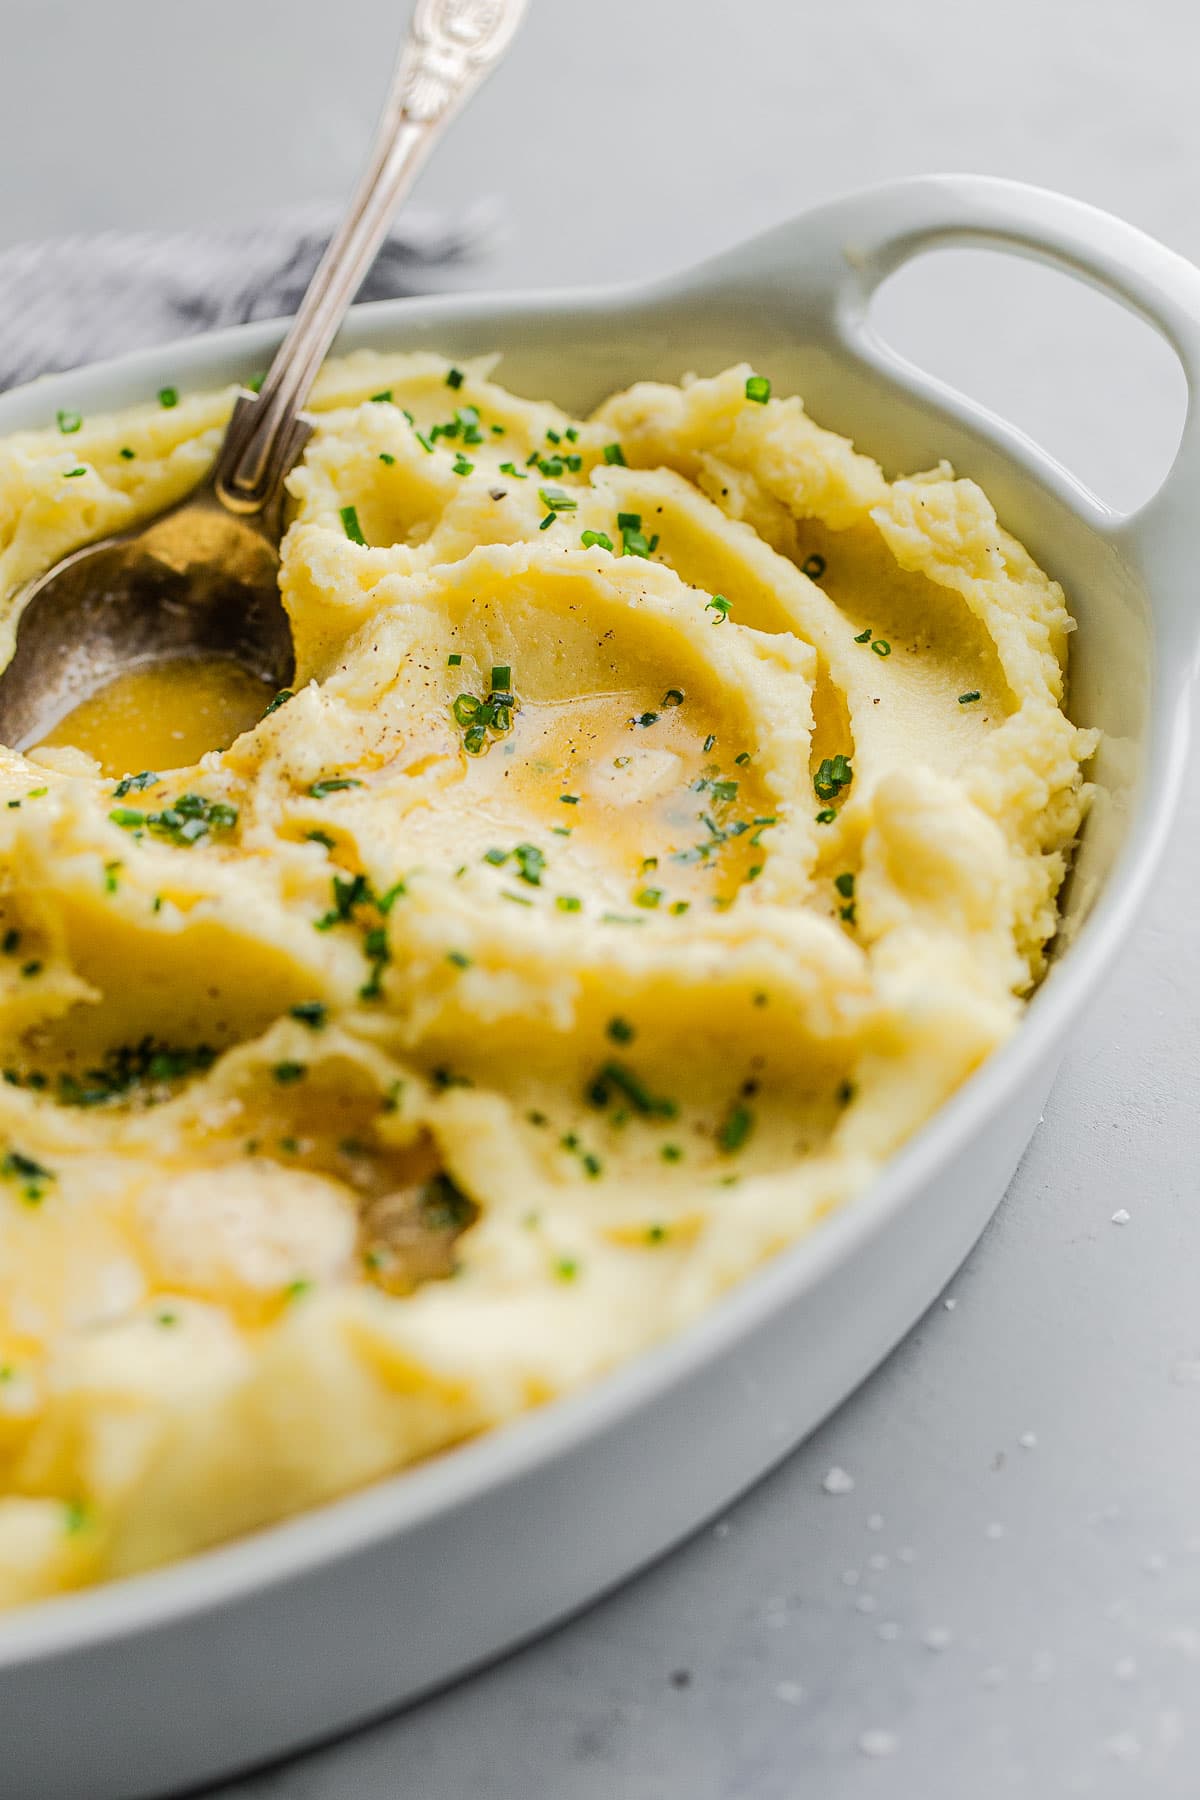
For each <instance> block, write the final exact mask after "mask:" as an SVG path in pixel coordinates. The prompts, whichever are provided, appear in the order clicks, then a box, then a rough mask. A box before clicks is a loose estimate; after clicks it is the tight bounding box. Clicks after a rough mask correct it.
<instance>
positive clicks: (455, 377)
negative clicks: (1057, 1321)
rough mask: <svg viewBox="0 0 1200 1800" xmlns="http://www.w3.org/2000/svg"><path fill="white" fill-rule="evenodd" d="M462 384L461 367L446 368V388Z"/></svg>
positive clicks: (458, 386) (457, 386)
mask: <svg viewBox="0 0 1200 1800" xmlns="http://www.w3.org/2000/svg"><path fill="white" fill-rule="evenodd" d="M462 384H463V372H462V370H461V369H448V370H447V372H446V386H447V387H448V388H460V387H461V386H462Z"/></svg>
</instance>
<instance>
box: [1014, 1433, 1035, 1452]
mask: <svg viewBox="0 0 1200 1800" xmlns="http://www.w3.org/2000/svg"><path fill="white" fill-rule="evenodd" d="M1017 1442H1018V1444H1020V1446H1021V1448H1022V1450H1036V1449H1037V1432H1036V1431H1023V1432H1022V1433H1021V1435H1020V1437H1019V1438H1018V1439H1017Z"/></svg>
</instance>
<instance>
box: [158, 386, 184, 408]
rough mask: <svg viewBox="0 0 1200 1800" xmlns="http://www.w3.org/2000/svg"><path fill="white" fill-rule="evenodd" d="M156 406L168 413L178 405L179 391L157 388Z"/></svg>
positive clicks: (169, 388) (176, 389)
mask: <svg viewBox="0 0 1200 1800" xmlns="http://www.w3.org/2000/svg"><path fill="white" fill-rule="evenodd" d="M158 404H159V405H160V406H165V407H166V408H167V410H168V411H169V410H170V408H171V407H172V406H178V405H179V389H178V388H173V387H165V388H159V390H158Z"/></svg>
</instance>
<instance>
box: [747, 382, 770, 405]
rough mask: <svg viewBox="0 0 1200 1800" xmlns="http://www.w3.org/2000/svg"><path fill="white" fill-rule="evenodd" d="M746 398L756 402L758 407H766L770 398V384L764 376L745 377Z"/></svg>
mask: <svg viewBox="0 0 1200 1800" xmlns="http://www.w3.org/2000/svg"><path fill="white" fill-rule="evenodd" d="M746 398H747V400H757V401H758V403H759V405H760V406H765V405H766V403H767V401H768V400H769V399H770V398H771V384H770V382H769V381H768V380H767V378H766V376H765V375H749V376H747V378H746Z"/></svg>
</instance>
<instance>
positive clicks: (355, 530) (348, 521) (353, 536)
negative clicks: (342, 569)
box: [339, 506, 367, 544]
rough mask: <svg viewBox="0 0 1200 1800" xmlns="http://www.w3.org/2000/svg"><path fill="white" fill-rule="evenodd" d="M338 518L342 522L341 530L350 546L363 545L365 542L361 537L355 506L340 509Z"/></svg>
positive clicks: (360, 527)
mask: <svg viewBox="0 0 1200 1800" xmlns="http://www.w3.org/2000/svg"><path fill="white" fill-rule="evenodd" d="M339 516H340V518H341V521H342V530H343V531H344V532H345V533H346V536H347V537H348V538H349V539H350V542H351V543H352V544H365V543H366V541H367V540H366V538H365V537H364V536H363V534H362V526H361V525H360V524H359V522H358V508H357V506H343V507H341V508H340V509H339Z"/></svg>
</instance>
